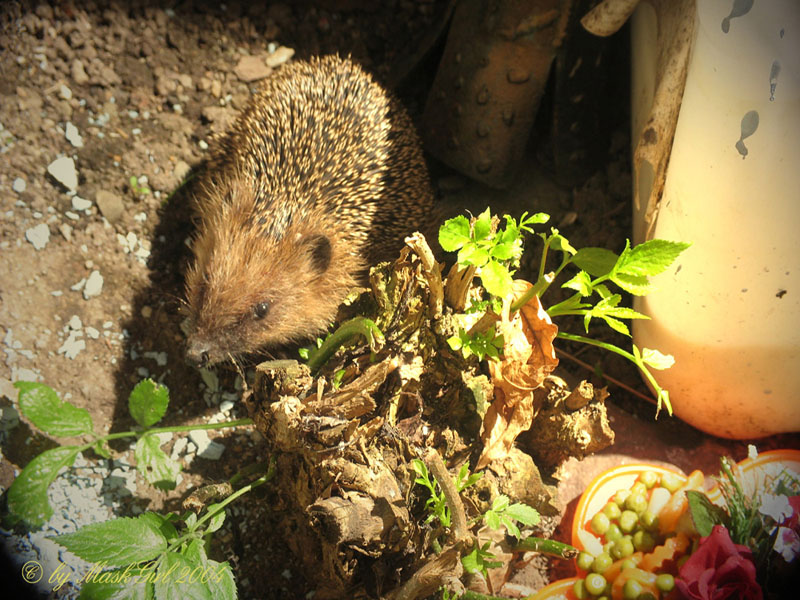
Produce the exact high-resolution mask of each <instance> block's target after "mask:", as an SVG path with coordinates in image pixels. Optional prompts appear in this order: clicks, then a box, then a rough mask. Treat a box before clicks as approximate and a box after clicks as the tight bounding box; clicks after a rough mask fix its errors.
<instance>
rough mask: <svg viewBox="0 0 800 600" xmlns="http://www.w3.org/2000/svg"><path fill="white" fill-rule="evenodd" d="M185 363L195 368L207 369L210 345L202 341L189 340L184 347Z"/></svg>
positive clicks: (209, 360) (209, 361) (209, 358)
mask: <svg viewBox="0 0 800 600" xmlns="http://www.w3.org/2000/svg"><path fill="white" fill-rule="evenodd" d="M186 361H187V362H188V363H189V364H191V365H193V366H195V367H201V368H205V367H208V366H209V364H210V363H211V345H210V344H209V343H208V342H204V341H202V340H198V339H190V340H189V342H188V344H187V346H186Z"/></svg>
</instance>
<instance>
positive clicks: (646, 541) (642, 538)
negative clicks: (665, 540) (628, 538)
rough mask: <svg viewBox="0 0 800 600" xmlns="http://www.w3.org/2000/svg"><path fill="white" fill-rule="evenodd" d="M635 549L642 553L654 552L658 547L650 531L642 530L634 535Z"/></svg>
mask: <svg viewBox="0 0 800 600" xmlns="http://www.w3.org/2000/svg"><path fill="white" fill-rule="evenodd" d="M633 547H634V548H636V549H637V550H641V551H642V552H652V551H653V548H655V547H656V540H655V538H653V535H652V534H651V533H650V532H649V531H644V530H643V529H640V530H639V531H637V532H636V533H634V534H633Z"/></svg>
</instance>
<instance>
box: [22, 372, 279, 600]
mask: <svg viewBox="0 0 800 600" xmlns="http://www.w3.org/2000/svg"><path fill="white" fill-rule="evenodd" d="M14 386H15V387H16V388H17V389H18V390H19V407H20V412H21V413H22V414H23V415H24V416H25V417H27V419H28V420H30V422H31V423H32V424H33V425H34V426H35V427H37V428H38V429H40V430H41V431H43V432H44V433H46V434H48V435H50V436H52V437H55V438H64V437H84V438H88V439H87V441H86V442H84V443H82V444H78V445H70V446H59V447H57V448H53V449H51V450H46V451H45V452H42V453H41V454H39V455H38V456H36V457H35V458H34V459H33V460H32V461H31V462H30V463H28V465H26V466H25V468H24V469H23V470H22V472H21V473H20V474H19V476H17V478H16V479H15V480H14V482H13V483H12V484H11V487H10V488H9V490H8V494H7V501H8V511H9V517H10V521H11V522H12V523H14V522H20V521H21V522H24V523H25V524H26V525H27V526H28V527H31V528H39V527H41V526H42V525H44V523H45V522H46V521H47V520H48V519H50V517H51V516H52V515H53V509H52V507H51V506H50V503H49V501H48V497H47V490H48V488H49V486H50V484H51V483H52V482H53V481H54V480H55V478H56V477H57V475H58V472H59V471H60V470H61V469H62V468H64V467H70V466H72V464H73V463H74V461H75V458H76V457H77V455H78V454H79V453H80V452H83V451H86V450H89V449H91V450H93V451H94V452H95V453H97V454H98V455H100V456H102V457H105V458H110V457H111V452H110V449H109V447H108V442H109V441H111V440H114V439H120V438H125V437H136V438H138V440H137V442H136V446H135V449H134V456H135V458H136V468H137V469H138V470H139V472H140V473H141V474H142V476H143V477H144V478H145V479H146V480H147V481H148V482H149V483H151V484H152V485H153V486H155V487H157V488H160V489H165V490H169V489H173V488H174V487H175V484H176V477H177V475H178V473H179V471H180V465H179V464H178V463H177V462H175V461H173V460H172V459H171V458H170V457H169V456H168V455H167V454H166V453H165V452H164V451H163V450H162V449H161V447H160V443H159V438H158V437H157V434H159V433H163V432H186V431H191V430H194V429H220V428H223V427H236V426H240V425H250V424H252V420H250V419H239V420H238V421H230V422H227V423H213V424H204V425H187V426H176V427H159V428H154V427H153V425H155V424H156V423H158V422H159V421H160V420H161V419H162V418H163V416H164V414H165V413H166V410H167V405H168V404H169V391H168V390H167V388H166V387H165V386H163V385H160V384H157V383H155V382H154V381H152V380H150V379H145V380H144V381H141V382H140V383H139V384H137V385H136V387H135V388H134V389H133V391H132V392H131V394H130V396H129V398H128V410H129V412H130V414H131V416H132V417H133V418H134V420H135V421H136V422H137V424H138V426H139V427H138V428H137V429H136V430H133V431H125V432H122V433H113V434H108V435H101V434H98V433H96V432H95V431H94V426H93V423H92V418H91V415H90V414H89V412H88V411H87V410H86V409H83V408H79V407H77V406H75V405H73V404H71V403H69V402H66V401H63V400H61V399H59V397H58V395H57V394H56V392H55V391H54V390H53V389H52V388H50V387H48V386H46V385H44V384H41V383H36V382H29V381H18V382H16V383H15V384H14ZM265 466H266V465H264V464H262V465H255V467H257V469H254V468H253V467H248V468H245V469H243V470H242V471H240V472H239V473H237V474H236V475H234V476H233V477H232V478H231V479H230V480H229V482H228V483H227V484H225V485H224V486H222V487H221V488H220V486H208V487H209V488H215V492H216V491H217V488H220V489H224V490H226V491H225V492H224V493H222V494H221V495H222V496H223V497H222V498H218V496H219V495H220V494H219V493H218V492H217V495H213V494H211V493H207V494H200V495H199V497H206V499H209V500H211V499H213V500H217V499H218V500H219V502H215V503H212V504H208V503H207V502H205V501H200V500H198V507H200V508H202V512H201V513H200V514H199V516H198V514H196V513H194V512H192V511H187V512H185V513H184V514H183V515H178V514H176V513H168V514H166V515H163V514H159V513H155V512H147V513H145V514H143V515H140V516H138V517H135V518H129V517H122V518H118V519H112V520H110V521H106V522H103V523H92V524H90V525H87V526H85V527H82V528H81V529H79V530H78V531H76V532H74V533H68V534H63V535H58V536H53V537H52V538H51V539H52V540H53V541H55V542H56V543H58V544H59V545H61V546H63V547H64V548H66V549H67V550H69V551H71V552H72V553H74V554H75V555H77V556H78V557H80V558H82V559H84V560H86V561H89V562H92V563H94V564H95V569H93V570H92V571H91V572H90V573H89V574H88V575H87V576H86V578H85V579H84V580H83V582H82V587H81V598H112V597H114V598H117V597H120V598H121V597H131V598H133V597H136V598H155V599H156V600H168V599H170V598H175V597H187V596H188V597H193V598H194V597H197V598H219V599H224V600H232V599H235V598H236V597H237V591H236V583H235V581H234V577H233V572H232V571H231V566H230V564H228V563H227V562H224V563H220V562H216V561H214V560H211V559H210V558H208V556H207V553H206V544H207V540H208V536H209V534H212V533H213V532H215V531H217V530H218V529H219V528H220V527H222V525H223V523H224V521H225V508H226V507H227V505H228V504H230V503H231V502H233V501H234V500H236V499H237V498H239V497H240V496H242V495H243V494H245V493H247V492H249V491H250V490H252V489H254V488H255V487H258V486H260V485H263V484H264V483H266V482H268V481H269V480H270V479H271V478H272V477H273V476H274V472H275V467H274V462H270V463H269V468H268V469H267V472H266V473H264V474H263V475H262V476H261V477H259V478H257V479H256V480H254V481H252V482H251V483H249V484H247V485H244V486H243V487H241V488H239V489H238V490H236V491H233V484H234V483H237V482H238V481H239V480H240V479H241V478H242V477H244V476H245V475H250V474H252V473H253V472H254V471H263V469H264V467H265ZM201 491H203V490H201ZM206 504H208V505H207V506H206ZM59 587H60V586H59ZM57 589H58V588H54V591H57Z"/></svg>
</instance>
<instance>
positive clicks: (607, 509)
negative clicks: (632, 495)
mask: <svg viewBox="0 0 800 600" xmlns="http://www.w3.org/2000/svg"><path fill="white" fill-rule="evenodd" d="M603 514H605V516H607V517H608V518H609V519H611V520H612V521H613V520H614V519H619V516H620V515H621V514H622V510H620V508H619V505H618V504H617V503H616V502H609V503H608V504H606V505H605V506H604V507H603Z"/></svg>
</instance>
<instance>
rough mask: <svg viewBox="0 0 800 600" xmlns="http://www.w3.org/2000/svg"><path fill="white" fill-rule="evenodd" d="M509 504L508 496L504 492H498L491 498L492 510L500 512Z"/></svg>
mask: <svg viewBox="0 0 800 600" xmlns="http://www.w3.org/2000/svg"><path fill="white" fill-rule="evenodd" d="M509 504H510V501H509V499H508V496H506V495H505V494H498V495H497V496H495V499H494V500H492V510H493V511H496V512H502V511H504V510H505V509H506V508H508V505H509Z"/></svg>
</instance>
